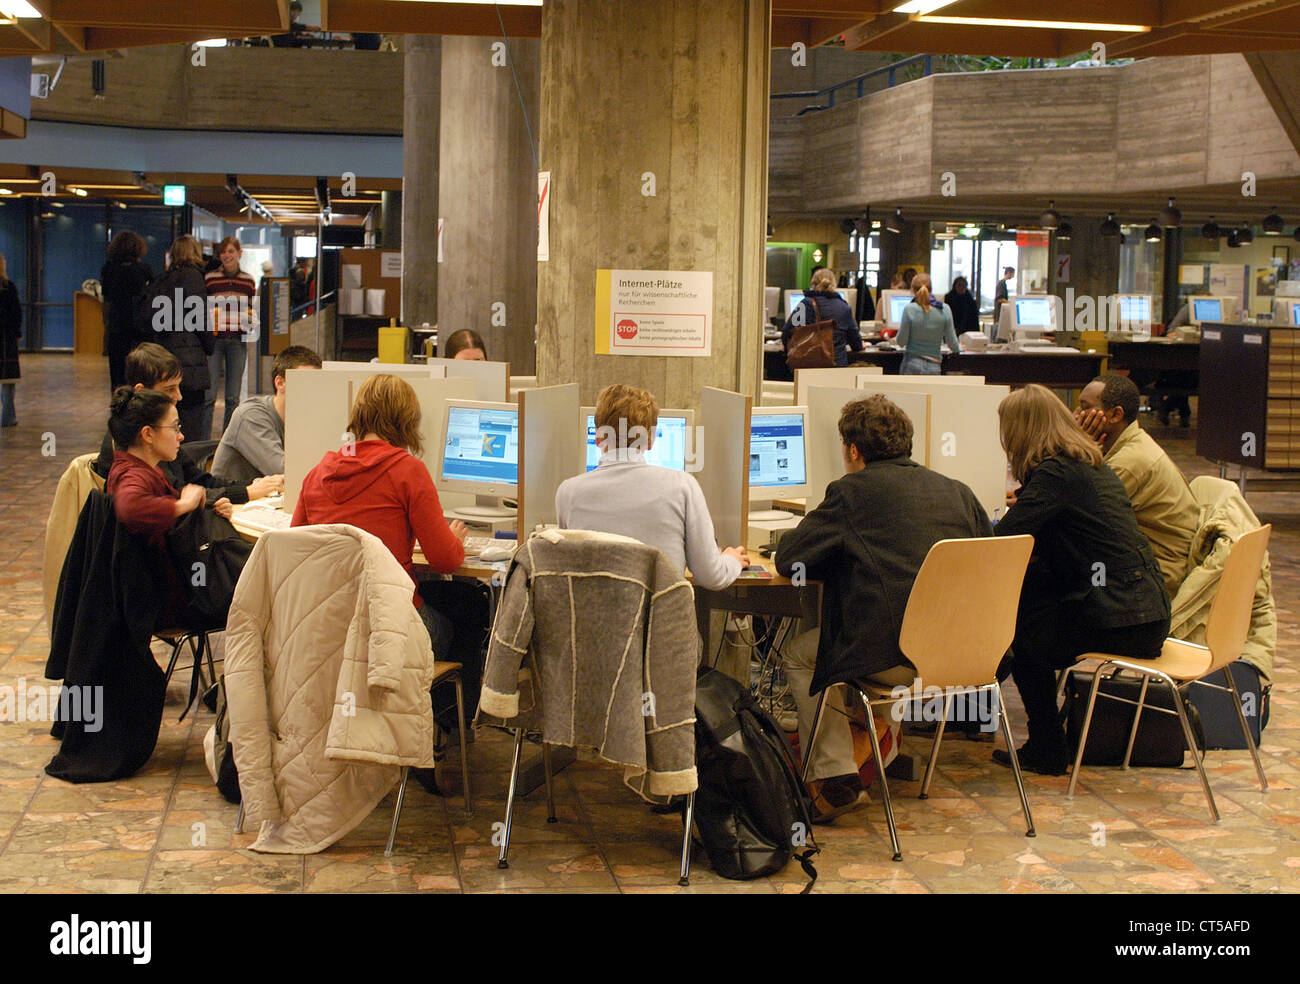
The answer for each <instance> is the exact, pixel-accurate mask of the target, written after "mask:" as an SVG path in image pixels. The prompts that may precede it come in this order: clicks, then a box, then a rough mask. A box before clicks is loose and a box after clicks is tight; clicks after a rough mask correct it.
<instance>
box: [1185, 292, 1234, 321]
mask: <svg viewBox="0 0 1300 984" xmlns="http://www.w3.org/2000/svg"><path fill="white" fill-rule="evenodd" d="M1236 317H1237V299H1236V298H1235V297H1220V296H1212V295H1209V294H1198V295H1194V296H1192V297H1189V298H1188V299H1187V319H1188V322H1189V323H1190V324H1193V325H1198V326H1199V325H1200V324H1201V323H1202V322H1205V321H1209V322H1216V321H1233V320H1235V319H1236Z"/></svg>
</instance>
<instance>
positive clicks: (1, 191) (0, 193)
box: [0, 188, 13, 195]
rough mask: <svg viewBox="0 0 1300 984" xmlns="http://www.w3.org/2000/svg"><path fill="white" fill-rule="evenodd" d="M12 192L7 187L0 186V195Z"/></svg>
mask: <svg viewBox="0 0 1300 984" xmlns="http://www.w3.org/2000/svg"><path fill="white" fill-rule="evenodd" d="M12 194H13V192H12V191H11V190H10V189H8V188H0V195H12Z"/></svg>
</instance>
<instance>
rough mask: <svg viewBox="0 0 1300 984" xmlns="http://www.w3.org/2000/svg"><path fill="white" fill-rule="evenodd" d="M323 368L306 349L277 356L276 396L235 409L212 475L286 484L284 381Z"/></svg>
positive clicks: (274, 371) (274, 366) (300, 347)
mask: <svg viewBox="0 0 1300 984" xmlns="http://www.w3.org/2000/svg"><path fill="white" fill-rule="evenodd" d="M320 367H321V359H320V356H319V355H317V354H316V353H315V352H313V351H312V350H311V349H309V348H307V347H306V346H304V345H290V346H289V347H288V348H287V349H285V350H284V351H283V352H281V353H280V354H279V355H277V356H276V357H275V362H274V363H272V365H271V383H272V385H273V386H274V387H275V394H274V395H267V396H255V397H253V398H252V399H250V400H245V401H244V402H243V403H241V404H240V405H239V406H238V407H237V408H236V409H235V413H234V415H233V416H232V417H231V418H230V424H229V426H228V427H226V431H225V433H224V434H222V435H221V443H220V444H219V445H218V446H217V453H216V456H215V457H214V458H213V461H212V474H214V475H220V476H223V477H224V478H227V479H228V480H229V481H231V482H241V483H245V482H251V481H252V480H253V479H255V478H260V477H261V476H263V475H275V476H280V477H281V481H283V476H284V411H285V379H286V377H287V374H288V372H289V370H290V369H319V368H320ZM282 488H283V486H282Z"/></svg>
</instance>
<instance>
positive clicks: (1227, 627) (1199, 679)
mask: <svg viewBox="0 0 1300 984" xmlns="http://www.w3.org/2000/svg"><path fill="white" fill-rule="evenodd" d="M1272 529H1273V527H1272V526H1261V527H1260V528H1259V529H1257V530H1251V531H1250V532H1249V533H1244V534H1242V535H1241V536H1240V537H1239V538H1238V539H1237V542H1236V543H1234V544H1233V545H1232V550H1231V551H1230V552H1229V554H1228V560H1227V562H1226V563H1225V565H1224V568H1223V575H1222V577H1220V579H1219V584H1218V588H1217V589H1216V590H1215V593H1214V601H1213V602H1212V603H1211V605H1210V616H1209V619H1208V620H1207V621H1206V623H1205V642H1206V645H1204V646H1202V645H1198V644H1196V643H1192V642H1183V641H1181V640H1179V639H1166V640H1165V644H1164V647H1163V648H1162V650H1161V652H1160V655H1159V656H1158V657H1156V658H1155V659H1149V660H1139V659H1125V658H1124V657H1121V656H1115V655H1112V654H1109V653H1085V654H1084V655H1082V656H1080V657H1079V659H1080V660H1098V661H1100V665H1099V666H1098V667H1097V671H1096V673H1095V674H1094V676H1093V680H1092V689H1091V690H1090V691H1089V693H1088V706H1087V710H1086V711H1085V712H1084V715H1083V730H1082V732H1081V733H1080V735H1079V747H1078V750H1077V751H1076V752H1075V755H1074V771H1073V772H1072V773H1071V774H1070V784H1069V786H1068V787H1067V788H1066V792H1065V795H1066V796H1067V797H1073V796H1074V789H1075V786H1076V785H1077V784H1078V781H1079V771H1080V769H1081V768H1082V766H1083V753H1084V749H1085V748H1087V745H1088V730H1089V728H1090V727H1091V726H1092V711H1093V708H1094V706H1095V705H1096V703H1097V698H1098V697H1104V698H1106V699H1107V700H1117V701H1120V702H1121V703H1126V704H1132V703H1133V701H1131V700H1128V699H1126V698H1122V697H1117V696H1112V695H1111V694H1107V693H1102V692H1101V690H1100V687H1101V681H1102V677H1103V676H1113V675H1114V674H1115V673H1117V672H1118V671H1120V670H1130V671H1132V672H1134V673H1139V674H1141V675H1142V689H1141V691H1140V692H1139V693H1138V699H1137V711H1136V712H1135V713H1134V715H1133V725H1132V727H1131V728H1130V730H1129V736H1128V746H1127V747H1126V748H1125V750H1124V764H1123V768H1124V769H1127V768H1128V767H1129V759H1130V757H1131V756H1132V754H1133V742H1134V740H1135V739H1136V738H1137V730H1138V723H1139V722H1140V721H1141V719H1142V713H1143V711H1156V712H1158V713H1160V714H1176V715H1177V716H1178V721H1179V723H1180V724H1181V725H1182V730H1183V738H1184V740H1185V741H1186V742H1187V748H1188V750H1189V751H1190V752H1191V753H1192V761H1193V762H1194V763H1195V764H1196V772H1197V775H1198V776H1199V777H1200V780H1201V790H1202V791H1203V792H1204V793H1205V800H1206V803H1207V804H1208V805H1209V808H1210V816H1211V817H1213V818H1214V822H1215V823H1218V822H1219V809H1218V807H1217V806H1216V805H1215V802H1214V793H1213V792H1211V790H1210V780H1209V778H1208V777H1207V776H1206V774H1205V765H1204V763H1203V762H1202V761H1201V757H1200V756H1199V755H1197V748H1196V738H1195V736H1194V735H1193V734H1192V727H1191V724H1190V723H1189V722H1188V719H1187V709H1186V706H1185V705H1184V703H1183V702H1184V700H1185V697H1184V696H1183V692H1182V690H1180V689H1179V687H1180V686H1182V687H1191V686H1195V685H1199V686H1202V687H1210V688H1211V689H1214V690H1223V691H1226V692H1229V693H1231V694H1232V703H1233V707H1235V708H1236V710H1237V720H1238V721H1239V722H1240V723H1241V731H1242V734H1244V735H1245V736H1246V747H1248V748H1249V749H1250V756H1251V758H1252V759H1253V760H1254V763H1255V773H1256V774H1257V775H1258V776H1259V789H1260V792H1268V780H1267V779H1266V778H1265V777H1264V766H1263V764H1262V763H1261V762H1260V759H1259V749H1258V748H1257V747H1256V745H1255V740H1254V738H1253V737H1252V736H1251V734H1250V726H1249V725H1248V724H1247V722H1246V715H1245V712H1244V711H1243V710H1242V707H1241V694H1240V693H1239V692H1238V691H1237V684H1236V681H1234V680H1233V678H1232V674H1231V673H1225V674H1224V675H1225V676H1226V677H1227V678H1228V686H1227V687H1221V686H1219V685H1218V684H1213V683H1207V682H1205V680H1204V679H1203V678H1204V677H1207V676H1209V675H1211V674H1212V673H1216V672H1217V671H1219V670H1222V669H1224V668H1226V667H1227V665H1228V664H1229V663H1231V662H1233V661H1234V660H1236V659H1237V658H1238V657H1240V656H1241V648H1242V646H1243V644H1244V643H1245V641H1246V637H1247V635H1248V634H1249V632H1250V617H1251V609H1252V606H1253V605H1254V601H1255V586H1256V583H1257V582H1258V580H1259V572H1260V569H1261V568H1262V567H1263V565H1264V552H1265V550H1266V549H1267V548H1268V538H1269V534H1270V533H1271V532H1272ZM1108 671H1109V672H1108ZM1152 679H1156V680H1159V681H1160V682H1161V683H1163V684H1165V685H1166V686H1167V687H1168V688H1169V692H1170V695H1171V696H1172V697H1173V702H1174V709H1173V710H1172V711H1171V710H1169V709H1168V708H1164V707H1152V706H1150V705H1148V704H1147V703H1146V695H1147V688H1148V686H1149V685H1150V683H1151V680H1152Z"/></svg>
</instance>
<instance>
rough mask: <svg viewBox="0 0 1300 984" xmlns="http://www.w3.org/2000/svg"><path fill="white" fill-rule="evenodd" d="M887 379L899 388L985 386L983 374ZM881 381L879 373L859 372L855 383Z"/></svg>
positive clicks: (871, 384) (878, 382) (858, 384)
mask: <svg viewBox="0 0 1300 984" xmlns="http://www.w3.org/2000/svg"><path fill="white" fill-rule="evenodd" d="M886 381H887V382H888V383H890V384H891V385H892V384H894V383H897V384H898V386H899V388H907V387H913V386H919V387H929V388H930V389H933V388H934V387H936V386H983V385H984V377H983V376H959V375H956V374H953V375H951V376H890V377H888V379H887V380H886ZM880 382H881V379H880V374H879V373H875V374H869V373H861V374H859V376H858V378H857V381H856V382H855V384H854V385H856V386H858V387H862V386H877V385H879V384H880Z"/></svg>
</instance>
